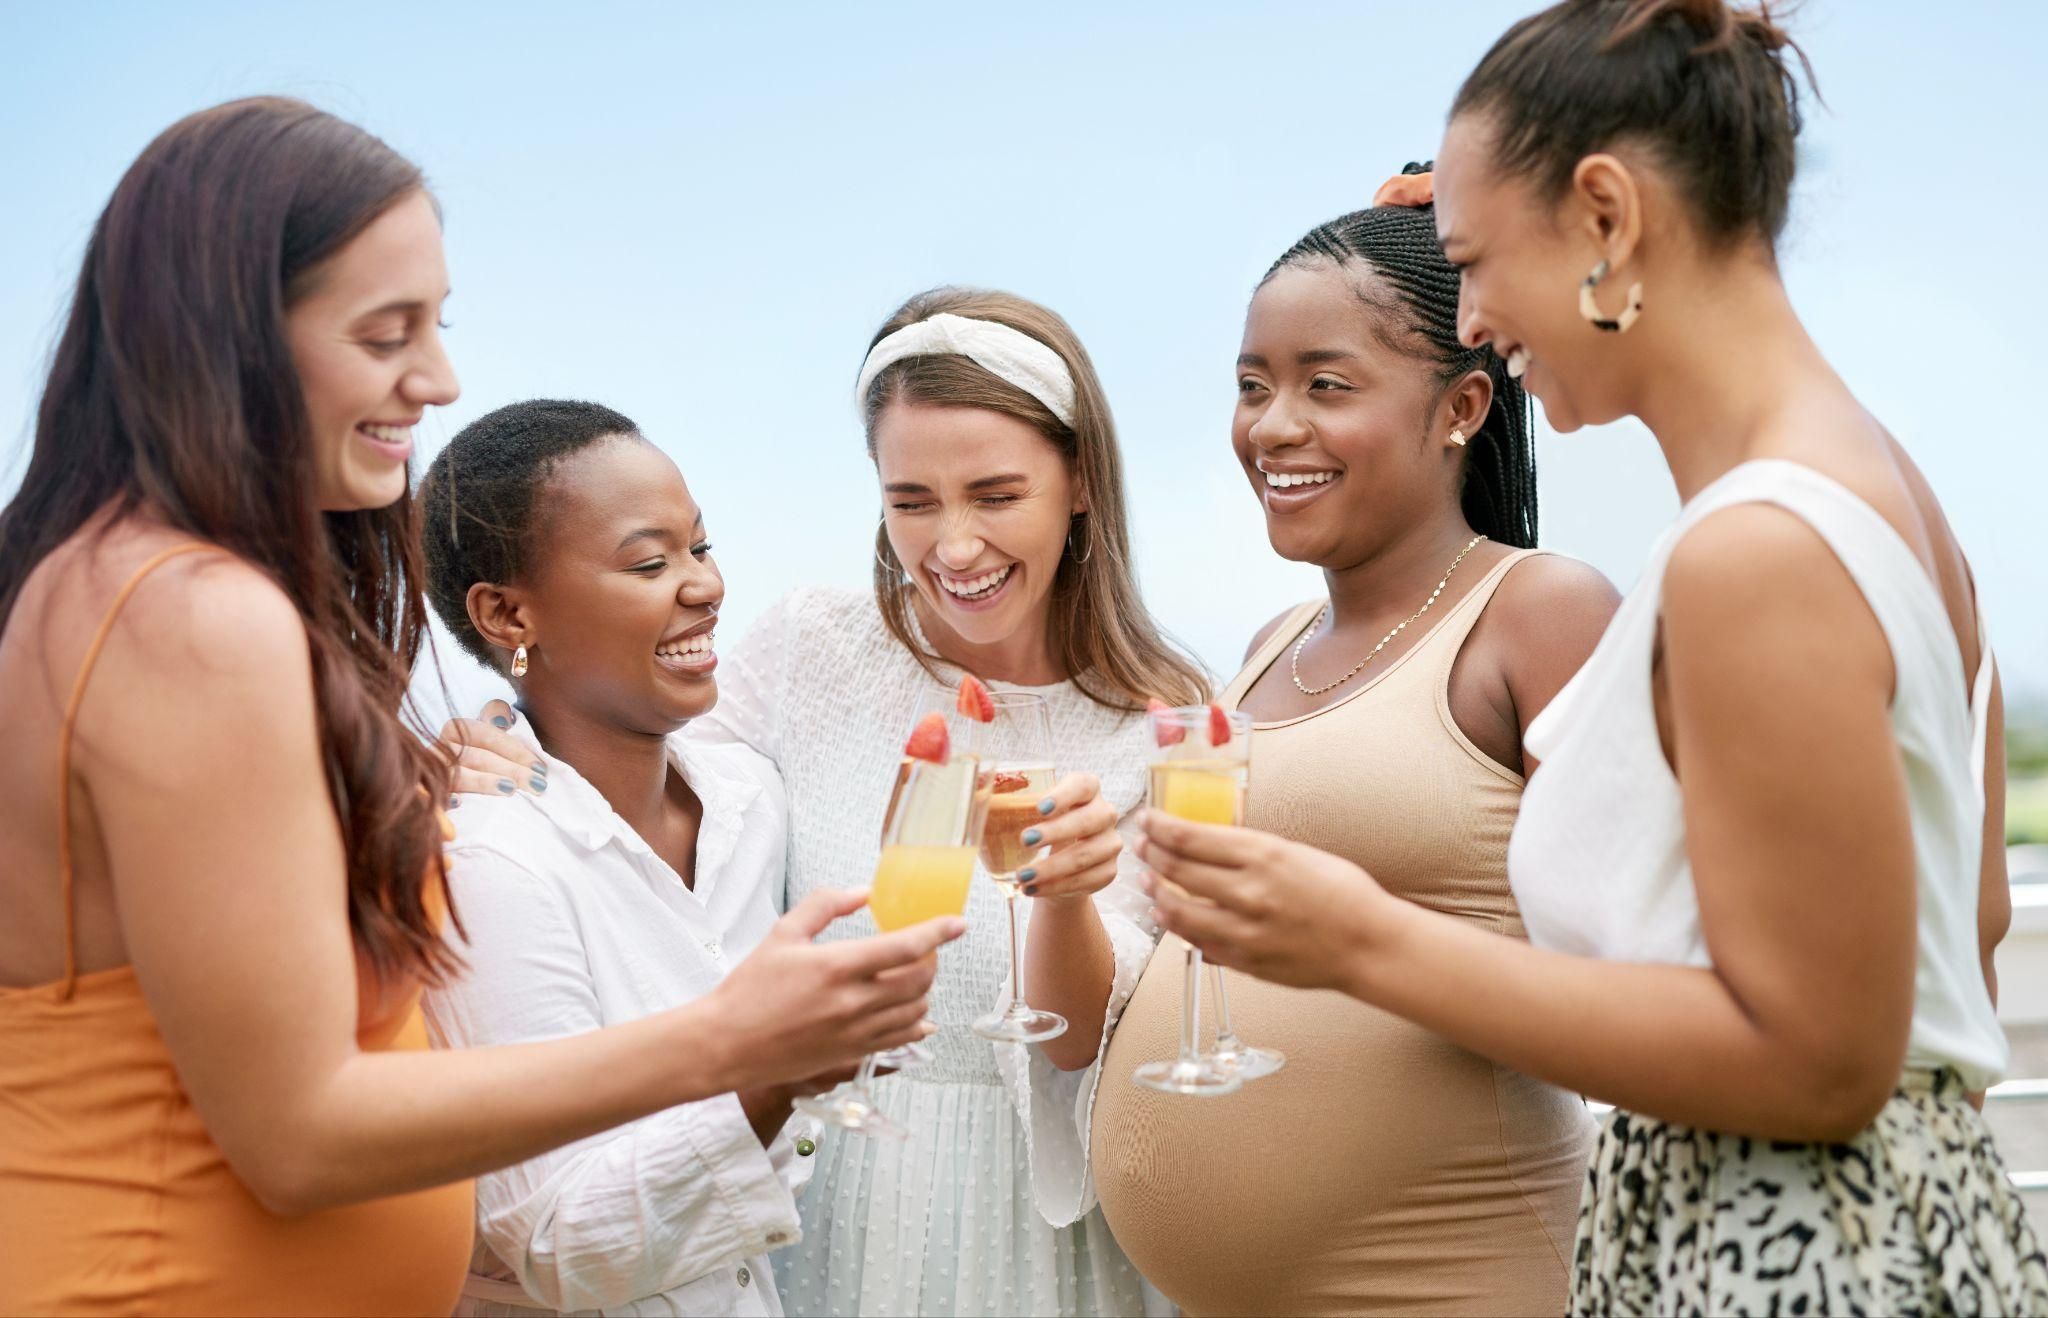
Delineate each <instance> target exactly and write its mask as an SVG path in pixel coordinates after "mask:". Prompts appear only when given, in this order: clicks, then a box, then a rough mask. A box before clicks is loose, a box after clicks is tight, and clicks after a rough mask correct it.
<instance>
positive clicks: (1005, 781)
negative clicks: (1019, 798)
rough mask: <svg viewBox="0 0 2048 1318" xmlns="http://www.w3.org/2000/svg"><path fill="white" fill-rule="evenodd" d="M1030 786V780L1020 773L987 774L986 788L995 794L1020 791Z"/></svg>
mask: <svg viewBox="0 0 2048 1318" xmlns="http://www.w3.org/2000/svg"><path fill="white" fill-rule="evenodd" d="M1029 786H1031V780H1030V779H1029V778H1026V777H1025V776H1024V775H1023V774H1021V773H995V774H991V775H990V776H989V780H988V790H989V791H991V792H993V793H995V794H996V795H997V796H1007V795H1009V794H1010V793H1011V792H1021V791H1023V790H1024V789H1025V788H1027V787H1029Z"/></svg>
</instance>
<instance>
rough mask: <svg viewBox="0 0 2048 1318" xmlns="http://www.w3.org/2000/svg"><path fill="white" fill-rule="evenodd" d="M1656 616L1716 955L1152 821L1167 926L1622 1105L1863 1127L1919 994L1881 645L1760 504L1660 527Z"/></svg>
mask: <svg viewBox="0 0 2048 1318" xmlns="http://www.w3.org/2000/svg"><path fill="white" fill-rule="evenodd" d="M1664 625H1665V634H1666V641H1667V647H1666V648H1667V656H1668V659H1667V663H1668V685H1669V693H1670V703H1671V709H1672V713H1673V716H1674V724H1675V731H1676V745H1677V761H1678V764H1679V766H1680V770H1681V773H1682V782H1683V787H1684V797H1685V824H1686V834H1687V848H1688V852H1689V855H1690V858H1691V861H1692V868H1693V874H1694V882H1695V886H1696V888H1697V890H1698V894H1699V901H1700V911H1701V920H1702V926H1703V932H1704V934H1705V938H1706V942H1707V945H1708V947H1709V949H1710V951H1711V954H1712V958H1713V962H1714V964H1713V967H1712V968H1711V969H1693V968H1689V967H1681V966H1666V965H1634V964H1624V963H1614V962H1603V961H1598V960H1593V959H1585V958H1575V957H1569V956H1564V955H1560V954H1556V953H1551V952H1545V951H1541V950H1538V949H1536V948H1532V947H1529V946H1527V945H1525V944H1522V943H1519V942H1516V941H1513V940H1510V939H1505V938H1501V937H1498V936H1495V935H1491V934H1488V933H1486V932H1484V931H1482V930H1478V929H1476V928H1473V927H1472V926H1469V925H1467V924H1464V923H1462V922H1459V921H1456V920H1454V919H1451V918H1449V917H1445V916H1440V915H1437V914H1435V913H1433V912H1430V911H1426V910H1423V909H1421V908H1419V907H1415V906H1411V905H1409V904H1407V903H1404V902H1400V901H1398V900H1397V899H1394V898H1392V897H1389V896H1388V895H1387V894H1386V893H1384V892H1383V891H1382V890H1380V889H1379V888H1378V887H1377V885H1374V884H1372V882H1371V880H1370V879H1369V878H1367V877H1366V876H1365V875H1364V874H1363V872H1362V871H1360V870H1358V869H1357V868H1356V867H1355V866H1350V865H1348V864H1347V863H1346V862H1343V861H1340V860H1337V859H1335V858H1334V857H1329V856H1325V855H1323V854H1322V853H1319V852H1315V851H1313V850H1311V849H1309V848H1306V847H1298V846H1296V845H1295V844H1291V843H1284V842H1281V841H1279V840H1278V839H1274V838H1270V837H1263V836H1261V835H1258V834H1252V833H1247V832H1244V831H1242V830H1228V829H1214V828H1203V827H1201V826H1199V825H1190V824H1186V823H1184V822H1183V821H1179V820H1172V819H1166V818H1163V817H1160V816H1158V815H1156V814H1151V815H1148V816H1147V821H1146V823H1147V832H1148V841H1147V843H1146V847H1145V859H1146V861H1147V863H1148V864H1150V865H1152V866H1153V867H1154V868H1155V869H1156V870H1158V872H1159V873H1161V874H1162V875H1164V876H1165V877H1168V878H1171V879H1173V880H1175V881H1176V882H1177V883H1179V884H1181V885H1182V886H1184V887H1185V888H1187V889H1188V890H1189V893H1190V894H1191V896H1182V895H1180V894H1178V893H1175V892H1173V891H1172V890H1171V889H1169V888H1168V887H1166V886H1165V885H1160V886H1159V888H1158V890H1157V892H1156V893H1155V897H1156V900H1157V901H1158V904H1159V906H1160V908H1161V911H1162V913H1163V915H1164V918H1165V920H1166V922H1167V924H1168V925H1169V926H1170V927H1172V928H1174V929H1175V930H1177V931H1181V932H1184V933H1186V934H1188V935H1189V936H1191V937H1192V938H1193V939H1194V940H1195V941H1196V942H1198V943H1199V944H1200V945H1202V946H1203V947H1204V948H1205V949H1207V950H1209V951H1210V952H1211V953H1212V955H1215V956H1217V958H1218V959H1219V960H1221V961H1223V962H1224V963H1225V964H1230V965H1239V966H1243V967H1244V968H1246V969H1248V970H1250V971H1252V972H1253V973H1255V974H1260V975H1264V976H1265V977H1267V978H1273V979H1279V980H1281V981H1282V982H1287V983H1301V984H1327V985H1331V986H1335V987H1341V988H1344V989H1345V990H1346V991H1348V992H1351V993H1353V994H1354V995H1355V996H1357V997H1360V998H1361V999H1363V1000H1366V1001H1369V1002H1372V1003H1375V1004H1377V1005H1380V1006H1383V1007H1386V1008H1388V1009H1389V1010H1392V1011H1395V1012H1397V1013H1400V1014H1402V1015H1404V1016H1407V1017H1409V1018H1410V1019H1412V1020H1415V1021H1417V1022H1418V1023H1420V1024H1423V1025H1425V1026H1428V1027H1430V1028H1432V1029H1435V1030H1437V1031H1439V1032H1440V1033H1443V1034H1445V1035H1446V1036H1448V1037H1450V1038H1451V1039H1453V1040H1455V1041H1456V1042H1458V1043H1460V1044H1462V1045H1464V1046H1466V1047H1469V1048H1472V1049H1473V1050H1475V1051H1477V1052H1480V1053H1483V1054H1485V1055H1487V1056H1490V1057H1493V1058H1495V1059H1496V1060H1498V1061H1500V1062H1502V1063H1504V1064H1506V1065H1508V1066H1512V1067H1515V1068H1517V1069H1519V1070H1523V1071H1526V1072H1528V1073H1530V1074H1533V1075H1536V1076H1538V1077H1540V1078H1543V1079H1546V1080H1549V1081H1552V1082H1553V1083H1556V1084H1559V1085H1562V1086H1565V1087H1568V1088H1573V1089H1577V1090H1579V1091H1580V1092H1583V1093H1587V1094H1591V1095H1593V1096H1595V1097H1599V1098H1604V1099H1607V1100H1609V1101H1611V1102H1613V1103H1615V1104H1617V1105H1618V1106H1621V1107H1624V1108H1627V1109H1629V1110H1631V1111H1637V1112H1642V1113H1645V1114H1647V1115H1650V1116H1655V1117H1660V1118H1663V1119H1666V1120H1670V1121H1675V1122H1681V1123H1685V1124H1691V1125H1699V1126H1706V1127H1709V1128H1712V1129H1716V1130H1725V1131H1732V1132H1736V1133H1741V1134H1750V1135H1757V1136H1763V1137H1768V1138H1778V1139H1798V1140H1830V1139H1842V1138H1847V1137H1849V1136H1851V1135H1853V1134H1854V1133H1856V1132H1857V1131H1860V1130H1861V1129H1863V1128H1864V1127H1865V1126H1866V1125H1867V1124H1868V1123H1869V1121H1870V1119H1871V1118H1872V1116H1873V1115H1874V1114H1875V1113H1876V1111H1877V1109H1878V1108H1879V1107H1881V1106H1882V1104H1883V1102H1884V1101H1885V1098H1886V1097H1887V1096H1888V1094H1889V1093H1890V1090H1891V1087H1892V1085H1893V1084H1894V1083H1895V1081H1896V1078H1897V1075H1898V1070H1899V1066H1900V1065H1901V1063H1902V1060H1903V1057H1904V1053H1905V1045H1906V1035H1907V1029H1908V1026H1909V1024H1910V1020H1911V1012H1912V993H1913V964H1914V919H1915V915H1914V889H1913V874H1912V845H1911V842H1912V839H1911V832H1910V825H1909V822H1908V814H1907V808H1906V797H1905V784H1904V777H1903V769H1902V766H1901V763H1900V760H1899V756H1898V751H1897V748H1896V746H1895V745H1894V743H1893V741H1892V735H1891V728H1890V722H1889V718H1888V713H1887V709H1888V705H1889V702H1890V698H1891V689H1892V681H1893V673H1892V665H1891V656H1890V651H1889V648H1888V647H1887V645H1886V643H1885V640H1884V637H1883V634H1882V632H1881V631H1880V629H1879V628H1878V626H1877V622H1876V620H1875V618H1874V617H1873V616H1872V615H1871V613H1870V611H1869V608H1868V606H1867V605H1866V604H1865V602H1864V600H1863V598H1862V596H1861V594H1860V593H1859V592H1858V591H1857V590H1856V588H1855V585H1854V583H1853V582H1852V581H1851V580H1850V579H1849V577H1848V574H1847V572H1846V571H1845V570H1844V569H1843V568H1842V566H1841V565H1840V563H1839V562H1838V561H1837V560H1836V559H1835V558H1834V556H1833V555H1832V554H1831V553H1830V552H1829V551H1828V550H1827V548H1826V546H1825V545H1824V544H1823V543H1822V542H1821V541H1820V540H1819V538H1818V537H1817V536H1815V535H1814V534H1813V533H1812V532H1811V531H1810V530H1809V529H1807V528H1806V527H1805V526H1804V525H1803V524H1802V523H1799V522H1797V521H1796V520H1795V519H1793V518H1792V517H1791V516H1790V515H1789V514H1786V513H1783V512H1781V511H1779V510H1776V509H1771V508H1767V507H1747V506H1745V507H1742V508H1737V509H1731V510H1728V511H1726V512H1722V513H1719V514H1716V515H1715V516H1714V517H1712V518H1709V519H1707V520H1706V521H1705V522H1703V523H1702V524H1701V525H1700V526H1699V527H1698V528H1696V529H1695V530H1694V531H1693V532H1692V534H1690V535H1689V536H1688V537H1687V538H1686V540H1685V541H1684V542H1683V543H1682V544H1681V545H1680V546H1679V548H1678V551H1677V552H1676V553H1675V554H1674V556H1673V559H1672V561H1671V564H1670V567H1669V570H1668V571H1667V573H1666V575H1665V579H1664ZM1764 638H1768V640H1767V641H1766V640H1765V639H1764ZM1196 899H1206V900H1207V901H1208V902H1210V903H1214V905H1213V906H1205V905H1202V904H1200V903H1199V902H1198V900H1196Z"/></svg>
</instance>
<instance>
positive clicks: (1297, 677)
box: [1287, 535, 1486, 696]
mask: <svg viewBox="0 0 2048 1318" xmlns="http://www.w3.org/2000/svg"><path fill="white" fill-rule="evenodd" d="M1485 538H1486V537H1485V536H1483V535H1475V536H1473V537H1472V538H1471V539H1470V540H1467V541H1466V542H1465V547H1464V548H1463V549H1460V550H1459V551H1458V556H1457V557H1456V558H1454V559H1452V560H1451V565H1450V566H1449V567H1447V568H1445V569H1444V579H1443V580H1442V581H1439V582H1437V583H1436V589H1435V590H1432V591H1431V592H1429V598H1428V599H1426V600H1424V601H1423V603H1422V607H1421V608H1419V609H1417V610H1415V612H1413V613H1411V614H1409V615H1408V618H1407V620H1406V621H1404V622H1402V623H1401V624H1400V625H1399V626H1398V627H1396V628H1394V630H1392V631H1390V632H1388V633H1387V634H1386V635H1385V636H1382V637H1380V643H1379V644H1378V645H1375V646H1374V647H1372V653H1371V654H1369V655H1367V656H1366V657H1365V658H1363V659H1361V660H1359V661H1358V662H1357V663H1355V664H1353V665H1351V667H1350V669H1349V670H1348V671H1347V672H1346V673H1345V674H1344V676H1342V677H1340V678H1338V679H1337V680H1336V681H1334V682H1331V683H1330V684H1328V685H1327V686H1303V685H1302V681H1301V647H1302V646H1304V645H1307V644H1308V638H1309V637H1311V636H1314V635H1315V634H1316V628H1318V627H1320V626H1322V625H1323V619H1324V618H1327V617H1329V616H1330V606H1329V605H1328V604H1324V605H1323V607H1322V608H1321V609H1319V610H1318V611H1317V612H1316V620H1315V621H1314V622H1312V623H1310V624H1309V625H1308V630H1307V631H1305V632H1303V633H1302V634H1301V639H1300V640H1298V641H1296V642H1295V643H1294V656H1293V657H1292V658H1291V659H1289V660H1288V661H1287V671H1288V673H1289V674H1290V675H1291V676H1292V677H1293V678H1294V689H1295V690H1296V691H1299V692H1301V694H1303V695H1305V696H1319V695H1321V694H1323V692H1325V691H1335V690H1336V689H1337V688H1338V687H1340V686H1343V685H1344V684H1345V683H1346V682H1349V681H1350V680H1351V679H1352V678H1354V677H1357V676H1358V674H1359V672H1360V671H1361V670H1363V669H1364V668H1365V666H1366V665H1367V664H1369V663H1371V662H1372V661H1373V660H1375V659H1377V658H1379V657H1380V651H1382V650H1384V649H1386V648H1387V644H1388V642H1390V641H1392V640H1393V639H1394V638H1395V637H1396V636H1399V635H1400V634H1401V633H1402V632H1404V631H1406V630H1408V623H1411V622H1414V621H1415V620H1416V619H1417V618H1420V617H1421V616H1422V615H1423V614H1425V613H1428V612H1429V606H1430V605H1432V604H1434V603H1436V600H1437V596H1439V595H1441V594H1443V593H1444V587H1445V586H1447V585H1449V584H1450V582H1451V573H1453V572H1456V571H1457V570H1458V564H1460V563H1462V562H1464V561H1465V555H1467V554H1469V553H1471V552H1472V547H1473V546H1474V545H1476V544H1478V543H1479V542H1480V541H1481V540H1484V539H1485Z"/></svg>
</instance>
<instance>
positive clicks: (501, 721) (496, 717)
mask: <svg viewBox="0 0 2048 1318" xmlns="http://www.w3.org/2000/svg"><path fill="white" fill-rule="evenodd" d="M491 725H492V726H493V727H499V728H509V727H511V726H512V720H511V719H508V718H506V717H505V716H504V715H503V714H493V715H491Z"/></svg>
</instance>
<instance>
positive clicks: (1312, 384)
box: [1308, 375, 1351, 393]
mask: <svg viewBox="0 0 2048 1318" xmlns="http://www.w3.org/2000/svg"><path fill="white" fill-rule="evenodd" d="M1308 387H1309V388H1310V389H1323V390H1329V389H1341V390H1344V391H1346V392H1347V393H1348V392H1349V391H1350V389H1351V386H1350V385H1348V384H1346V383H1344V381H1342V380H1339V379H1337V378H1336V377H1334V376H1329V375H1318V376H1317V377H1316V378H1315V379H1313V380H1310V381H1309V382H1308Z"/></svg>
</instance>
